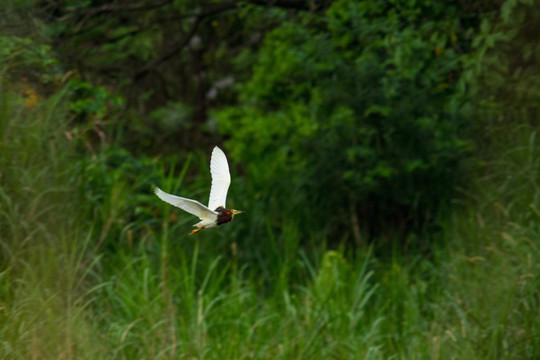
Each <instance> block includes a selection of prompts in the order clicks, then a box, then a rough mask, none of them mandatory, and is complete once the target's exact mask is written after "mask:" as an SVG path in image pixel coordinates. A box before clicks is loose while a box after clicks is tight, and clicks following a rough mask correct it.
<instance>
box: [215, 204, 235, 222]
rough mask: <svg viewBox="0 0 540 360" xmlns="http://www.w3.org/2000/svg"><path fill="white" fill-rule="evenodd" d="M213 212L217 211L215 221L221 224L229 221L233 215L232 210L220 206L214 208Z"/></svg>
mask: <svg viewBox="0 0 540 360" xmlns="http://www.w3.org/2000/svg"><path fill="white" fill-rule="evenodd" d="M215 212H217V213H218V216H217V221H216V222H217V224H218V225H223V224H226V223H228V222H231V221H232V219H233V217H234V213H233V212H232V210H229V209H225V208H224V207H222V206H220V207H218V208H217V209H216V210H215Z"/></svg>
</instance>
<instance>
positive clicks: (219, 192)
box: [208, 146, 231, 210]
mask: <svg viewBox="0 0 540 360" xmlns="http://www.w3.org/2000/svg"><path fill="white" fill-rule="evenodd" d="M210 173H211V174H212V187H211V188H210V201H209V202H208V207H209V208H210V209H212V210H215V209H217V208H218V207H219V206H223V207H225V201H226V200H227V191H228V190H229V185H230V184H231V174H230V173H229V164H228V163H227V157H226V156H225V154H224V153H223V151H221V149H220V148H218V147H217V146H216V147H215V148H214V150H213V151H212V159H211V160H210Z"/></svg>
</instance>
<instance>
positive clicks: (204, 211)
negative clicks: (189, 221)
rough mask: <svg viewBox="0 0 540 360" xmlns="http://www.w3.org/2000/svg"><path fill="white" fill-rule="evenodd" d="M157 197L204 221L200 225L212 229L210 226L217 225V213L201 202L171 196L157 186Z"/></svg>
mask: <svg viewBox="0 0 540 360" xmlns="http://www.w3.org/2000/svg"><path fill="white" fill-rule="evenodd" d="M154 192H155V193H156V195H157V196H158V197H159V198H160V199H161V200H163V201H165V202H166V203H169V204H171V205H173V206H176V207H178V208H180V209H182V210H184V211H187V212H188V213H190V214H192V215H195V216H197V217H198V218H199V219H201V220H202V221H201V222H200V223H199V224H201V225H203V226H206V227H211V226H209V224H212V223H215V221H216V219H217V213H216V212H214V211H212V210H210V209H209V208H207V207H206V206H204V205H203V204H201V203H200V202H198V201H196V200H191V199H186V198H183V197H180V196H176V195H171V194H169V193H166V192H165V191H163V190H161V189H160V188H158V187H157V186H156V187H155V188H154Z"/></svg>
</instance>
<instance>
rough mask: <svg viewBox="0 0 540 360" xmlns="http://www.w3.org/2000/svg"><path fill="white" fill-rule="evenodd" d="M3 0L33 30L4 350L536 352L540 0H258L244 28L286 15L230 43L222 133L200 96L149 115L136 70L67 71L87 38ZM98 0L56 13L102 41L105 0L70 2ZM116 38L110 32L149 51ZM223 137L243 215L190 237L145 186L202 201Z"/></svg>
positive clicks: (3, 128)
mask: <svg viewBox="0 0 540 360" xmlns="http://www.w3.org/2000/svg"><path fill="white" fill-rule="evenodd" d="M9 3H10V5H9V6H8V7H7V8H6V9H7V10H5V11H6V12H11V13H10V14H11V15H12V18H11V20H10V21H12V22H15V23H16V22H17V21H24V19H25V16H30V17H31V18H32V19H34V21H35V22H34V23H33V25H31V26H32V27H35V29H34V30H32V31H31V32H28V31H29V30H25V31H27V32H25V31H22V33H21V32H19V30H13V29H19V28H15V27H11V26H8V25H10V23H9V21H7V20H2V23H1V24H2V27H0V29H1V33H0V44H2V49H0V358H2V359H441V360H442V359H530V360H532V359H539V358H540V315H539V314H540V278H539V275H540V249H539V247H540V134H539V129H540V127H539V122H538V119H539V118H538V113H537V109H538V106H539V105H540V102H539V100H538V97H537V95H538V94H539V91H540V87H539V86H538V84H534V82H531V76H532V75H531V74H536V73H535V70H539V69H540V65H539V62H538V61H539V60H540V52H539V51H538V49H540V48H539V45H538V43H537V42H536V40H537V36H538V32H531V28H530V27H527V26H533V29H534V28H535V27H534V26H536V29H537V27H538V26H537V25H530V24H531V22H533V20H534V19H537V18H538V16H539V14H540V12H539V9H538V6H535V4H534V3H533V2H529V1H510V0H507V1H503V2H502V4H501V5H493V8H492V7H490V6H492V5H490V4H491V3H490V2H481V1H479V2H476V4H477V5H478V7H475V8H474V9H472V10H471V9H470V8H466V9H465V10H466V11H469V12H468V13H466V14H468V15H463V13H461V12H459V11H458V10H459V9H456V8H454V5H452V4H450V2H449V3H448V4H446V3H445V4H446V5H445V6H443V7H442V8H439V7H438V5H433V4H432V3H431V2H430V1H417V2H416V3H417V4H415V2H414V1H413V2H406V1H395V2H390V3H392V5H388V6H390V8H391V10H389V9H386V8H385V9H384V10H381V9H379V8H377V6H378V5H374V4H375V3H376V2H373V1H359V2H352V1H336V2H332V4H331V5H330V4H327V5H325V6H327V8H324V9H319V8H316V6H315V5H312V7H313V8H316V9H315V10H313V9H312V10H310V11H307V10H306V13H305V14H303V13H300V14H297V13H294V14H291V13H290V11H292V10H290V9H285V10H283V9H279V8H274V9H271V10H268V11H266V10H265V11H262V10H260V9H259V8H258V6H259V5H257V4H255V3H256V2H253V4H251V5H249V6H248V7H247V8H245V9H242V10H241V15H242V16H243V17H244V18H251V20H250V21H247V20H246V22H245V23H243V24H244V26H245V27H246V28H247V29H251V30H253V31H255V30H260V29H259V26H262V24H263V23H264V24H265V26H269V27H270V28H271V30H268V32H267V33H264V39H265V40H264V41H263V42H262V43H261V44H258V46H257V48H256V49H251V50H250V51H251V52H249V53H247V52H242V53H240V54H237V53H235V52H234V51H233V50H232V48H228V47H225V50H222V51H223V52H224V53H225V55H221V56H224V58H225V60H223V61H228V62H227V64H229V61H230V64H232V65H231V68H227V69H226V70H227V71H232V70H231V69H238V68H235V67H234V66H233V65H235V64H236V66H239V68H242V67H243V66H244V65H245V64H246V63H249V64H250V67H249V69H250V70H249V71H248V70H244V72H239V73H238V74H239V75H238V76H239V79H240V80H238V81H239V85H238V86H237V87H235V88H234V91H235V94H236V95H235V96H236V98H235V99H236V100H232V99H225V100H222V101H223V102H222V103H220V104H219V106H218V105H215V108H213V109H212V111H210V112H209V114H210V115H209V116H211V117H212V119H214V118H215V122H216V124H214V125H215V127H216V129H214V128H213V127H212V126H214V125H212V124H210V125H208V124H206V125H200V127H197V125H196V124H195V120H193V119H195V111H187V110H185V109H186V108H187V106H188V105H189V104H192V103H190V102H189V101H190V100H189V97H188V96H185V97H184V98H182V96H184V95H182V94H179V95H178V96H179V98H180V99H181V101H182V102H181V103H180V102H179V104H180V105H182V106H180V105H178V104H177V106H172V105H171V104H170V103H168V104H167V105H164V106H163V107H162V108H160V109H161V110H160V109H158V110H159V111H158V110H155V109H154V110H153V112H152V115H148V116H146V115H145V116H146V117H145V116H143V114H142V113H140V112H137V111H142V110H140V109H139V110H137V105H136V104H135V103H133V102H131V101H129V100H130V98H129V94H128V93H129V91H127V90H126V88H129V87H130V86H133V87H135V86H136V85H133V84H135V82H133V84H131V83H129V84H128V83H126V81H127V80H125V81H124V83H122V82H121V81H120V80H118V81H116V82H114V81H112V80H110V79H109V78H107V77H106V76H105V75H103V74H101V77H100V76H98V75H96V73H91V72H90V71H91V70H89V69H87V71H88V73H85V72H84V69H82V70H81V69H78V70H73V71H72V72H71V73H69V71H71V69H72V67H74V66H75V65H73V63H71V62H70V60H69V59H70V58H69V56H67V55H66V51H67V50H66V48H62V46H64V47H68V45H69V46H74V45H73V44H75V45H77V44H79V45H81V48H83V45H84V44H86V43H85V42H84V41H89V40H88V39H82V40H81V39H75V40H77V41H78V42H76V41H75V40H73V39H71V40H70V41H74V42H73V43H70V44H68V45H61V44H60V43H58V42H55V41H54V39H56V38H55V36H59V35H58V34H59V33H60V30H58V27H59V26H60V25H59V24H55V23H54V22H52V21H49V22H48V21H46V18H45V17H44V15H43V14H42V13H41V12H39V11H37V10H36V9H39V6H40V5H39V4H38V3H33V2H29V3H28V4H27V3H23V2H17V1H13V2H9ZM97 3H98V2H94V1H90V2H88V3H85V5H80V6H81V7H80V8H78V9H76V10H73V8H70V7H69V6H68V5H66V6H65V7H64V8H62V9H63V11H66V13H64V17H62V18H61V19H62V21H63V22H65V23H64V25H63V26H65V28H63V29H62V31H63V32H62V34H64V35H65V34H66V33H69V32H70V31H71V32H73V33H75V32H76V31H80V32H82V30H81V29H84V26H89V27H90V28H89V29H88V33H89V34H93V35H92V36H94V37H95V38H97V36H98V35H96V34H94V33H92V31H97V30H95V28H92V27H91V26H90V25H91V23H90V22H91V20H88V19H91V18H88V19H87V20H84V21H83V20H81V19H82V18H84V16H83V17H82V18H77V17H70V16H67V15H65V14H70V13H69V11H74V13H73V14H75V15H77V14H79V13H78V11H80V12H82V14H83V15H84V11H90V12H91V11H93V10H92V8H93V7H97V6H98V5H99V4H97ZM165 3H166V2H165ZM171 3H173V2H171ZM175 3H177V4H176V5H175V6H176V7H175V9H176V10H177V11H178V12H179V13H182V11H185V7H188V6H189V5H190V4H191V2H189V1H178V2H175ZM216 3H218V4H222V2H220V1H217V2H216ZM247 3H250V2H249V1H248V2H247ZM277 3H279V2H277ZM315 3H316V2H313V4H315ZM356 3H357V4H359V5H358V6H359V7H355V6H356V5H355V4H356ZM118 4H120V5H119V6H128V2H119V3H118ZM56 5H57V6H61V5H59V4H56ZM191 5H193V4H191ZM100 6H101V5H100ZM205 6H206V5H205ZM208 6H211V5H208ZM246 6H247V5H246ZM276 6H277V5H276ZM321 6H322V5H321ZM441 6H442V5H441ZM481 7H483V9H484V11H479V12H476V11H477V9H478V8H481ZM404 8H406V10H404ZM21 9H22V10H25V9H30V10H31V11H30V13H28V14H23V13H20V12H19V11H20V10H21ZM103 9H105V8H103ZM103 9H102V10H103ZM317 9H319V10H317ZM102 10H100V11H102ZM345 10H347V11H345ZM353 10H354V11H353ZM461 10H463V9H461ZM465 10H463V11H465ZM103 11H105V10H103ZM145 11H146V10H145ZM147 11H148V13H147V14H146V16H148V17H151V16H153V15H152V14H153V13H151V12H150V11H156V10H147ZM317 11H320V12H317ZM94 13H99V12H98V11H96V12H94ZM94 13H92V14H94ZM128 13H129V12H128ZM473 13H474V14H476V15H475V16H477V18H475V19H473V20H474V21H473V20H471V19H472V15H471V14H473ZM129 14H131V13H129ZM366 14H367V15H369V16H367V15H366ZM392 14H394V15H395V14H398V15H399V16H396V17H393V15H392ZM419 14H420V15H419ZM75 15H73V16H75ZM421 15H422V16H424V17H422V16H421ZM17 16H19V17H17ZM77 16H78V15H77ZM108 16H110V18H107V19H108V20H107V21H109V20H110V19H113V18H114V16H117V15H115V14H112V15H108ZM118 16H119V15H118ZM137 16H139V15H137ZM140 16H142V15H140ZM212 16H214V15H212ZM223 16H225V19H224V18H218V19H217V20H215V21H218V20H219V21H221V23H223V21H225V20H227V19H228V18H227V16H233V15H230V13H229V12H227V13H224V15H223ZM234 16H237V15H234ZM238 16H239V18H242V17H240V15H238ZM460 16H461V17H460ZM448 17H450V18H452V19H453V20H455V22H450V20H449V18H448ZM244 18H242V19H244ZM366 18H369V21H367V20H366V21H364V20H365V19H366ZM36 19H37V20H36ZM74 19H77V21H76V22H75V23H74V24H70V23H69V21H75V20H74ZM212 19H213V18H211V19H210V20H212ZM257 19H259V20H260V22H258V21H257ZM276 19H279V21H284V24H283V25H277V24H276ZM403 19H407V20H406V21H407V22H406V23H407V24H420V25H418V26H417V27H414V26H412V25H411V26H407V27H403V26H402V25H403V24H402V23H400V21H405V20H403ZM426 19H431V20H429V21H428V20H426ZM124 20H125V19H124ZM210 20H208V21H206V22H204V21H203V22H201V24H202V25H200V26H201V27H200V28H199V31H203V30H204V31H206V29H207V27H208V29H211V28H212V27H216V26H217V25H215V23H213V22H212V21H214V20H212V21H210ZM458 20H459V21H461V24H465V23H466V24H468V25H467V26H470V27H468V28H466V27H465V25H462V27H463V29H462V30H463V31H462V33H459V32H458V38H457V40H455V39H454V37H456V35H455V34H454V35H452V34H453V33H452V32H445V31H441V33H440V36H441V37H444V36H447V38H445V39H446V40H444V41H443V40H440V39H439V38H437V39H435V37H436V36H435V35H433V36H432V35H431V34H432V33H433V31H434V29H439V28H440V27H443V26H446V25H448V26H450V27H451V28H452V29H454V28H456V29H458V28H459V26H458V25H456V24H457V22H458ZM96 21H98V22H99V21H103V19H101V20H99V19H98V20H96ZM111 21H112V20H111ZM242 21H244V20H242ZM430 21H431V22H432V23H431V22H430ZM528 21H530V22H528ZM221 23H220V24H221ZM351 24H356V25H355V26H352V25H351ZM445 24H446V25H445ZM471 24H472V25H471ZM523 24H525V25H523ZM74 26H78V28H74ZM101 26H103V27H106V26H112V25H110V24H109V23H107V22H102V24H101ZM163 26H166V25H163ZM205 26H207V27H205ZM237 26H238V25H237ZM349 26H351V28H354V31H355V32H354V34H355V35H354V36H356V38H355V37H354V36H352V35H351V36H349V34H350V32H349V31H348V30H347V29H348V27H349ZM369 26H371V27H372V28H369ZM231 28H233V27H232V25H231ZM237 28H238V27H234V29H237ZM36 29H38V30H39V31H43V29H45V30H47V31H46V32H45V33H46V35H43V33H42V32H39V31H38V30H36ZM130 29H131V28H130ZM243 29H244V30H245V28H243ZM366 29H367V30H366ZM109 30H110V29H109ZM119 31H120V30H119ZM125 31H126V32H129V31H131V30H129V29H127V25H126V29H125ZM228 31H232V30H230V29H229V30H228ZM235 31H238V33H235V34H237V35H238V34H240V32H239V30H235ZM351 31H352V30H351ZM36 34H39V35H36ZM122 34H123V33H122ZM228 34H229V35H230V34H231V33H228ZM374 34H379V35H374ZM381 34H382V35H381ZM386 34H391V36H390V37H387V35H386ZM444 34H446V35H444ZM460 34H461V35H460ZM146 35H148V34H146ZM154 35H155V34H154ZM88 36H90V35H88ZM201 36H202V35H201ZM230 36H232V35H230ZM434 36H435V37H434ZM461 36H463V37H464V38H462V37H461ZM465 36H466V37H465ZM203 37H204V36H203ZM306 39H312V40H313V41H307V40H306ZM396 39H401V40H400V41H403V43H400V42H399V41H398V40H396ZM135 40H136V41H138V42H139V43H138V44H139V45H141V47H142V46H143V45H145V46H154V47H155V48H156V49H157V48H158V45H157V44H155V43H154V42H157V41H158V40H156V38H155V37H152V36H149V35H148V36H147V37H145V38H144V41H143V39H140V38H139V39H135ZM135 40H133V41H135ZM392 41H394V43H392ZM396 41H398V43H395V42H396ZM438 41H439V42H438ZM367 43H369V44H370V45H367ZM435 43H436V44H442V45H440V46H442V47H444V46H446V47H448V48H449V50H448V51H446V52H444V50H435V52H434V50H433V46H431V45H433V44H435ZM115 44H116V46H117V48H113V49H112V50H111V49H100V51H106V50H107V51H109V50H110V51H112V55H115V54H116V55H118V57H117V58H114V61H117V62H118V61H127V60H126V59H131V60H132V58H130V57H129V56H128V55H126V56H125V57H121V56H119V54H125V53H126V52H128V50H126V49H127V47H125V48H124V47H121V46H120V45H119V43H115ZM452 44H453V45H452ZM229 45H230V43H228V45H227V46H229ZM409 45H410V46H409ZM466 45H468V47H467V46H466ZM85 46H86V45H85ZM230 46H232V45H230ZM370 46H373V48H371V47H370ZM437 46H439V45H437ZM358 48H362V49H363V50H362V51H361V52H360V53H356V52H355V51H357V49H358ZM153 49H154V48H153ZM290 49H294V51H293V52H290ZM452 49H458V50H455V53H453V52H452V51H454V50H452ZM516 49H520V50H521V49H522V50H523V52H524V53H527V54H528V55H524V56H525V57H524V59H522V60H523V62H519V61H518V60H517V59H516V57H517V55H516V51H517V50H516ZM154 50H155V49H154ZM154 50H152V51H154ZM148 51H149V53H152V51H150V50H148ZM394 51H395V52H394ZM424 51H425V52H424ZM439 51H442V54H443V55H441V56H439V55H437V54H438V52H439ZM422 54H424V55H425V56H424V55H422ZM430 54H431V55H430ZM433 54H435V55H433ZM112 55H111V57H112ZM377 56H380V57H382V58H384V59H385V60H384V61H382V60H381V61H379V60H377V58H376V57H377ZM416 56H419V57H418V58H415V57H416ZM432 57H433V58H434V59H435V60H433V59H432ZM88 59H89V60H88V61H95V62H96V63H95V64H97V65H96V67H97V66H98V65H99V66H104V67H105V65H103V63H99V62H98V60H96V59H97V58H92V57H88ZM220 59H221V58H220ZM276 59H278V60H276ZM188 60H189V59H188ZM188 60H186V59H183V60H182V61H185V62H186V63H188V64H192V62H193V61H194V60H189V61H192V62H189V61H188ZM147 61H148V63H151V60H147ZM178 61H180V60H178ZM439 61H440V62H439ZM419 62H421V64H422V65H421V66H419V67H418V68H416V66H415V65H414V64H418V63H419ZM300 65H301V66H300ZM78 66H83V68H84V66H89V65H88V64H86V65H84V64H83V65H80V64H79V65H78ZM126 66H127V65H126ZM223 66H225V65H223ZM89 68H90V66H89ZM216 69H217V67H216ZM122 71H123V70H122ZM212 71H218V70H215V69H214V70H212ZM237 71H239V70H237ZM355 71H356V72H355ZM104 74H106V73H104ZM208 74H209V75H208V76H211V74H212V72H210V71H209V72H208ZM121 75H122V76H127V75H125V74H124V73H121ZM375 75H376V76H380V78H382V79H383V80H384V81H381V82H380V83H379V82H376V81H373V79H372V78H371V76H375ZM292 77H294V81H293V82H294V84H293V85H290V84H289V85H286V84H285V80H284V79H291V78H292ZM451 77H453V78H456V79H457V80H455V82H451V81H450V80H448V83H446V82H445V83H444V86H441V83H440V81H443V80H441V78H442V79H445V80H444V81H447V79H449V78H451ZM107 79H109V83H107ZM311 79H317V80H313V81H311ZM364 79H367V80H364ZM164 81H171V80H170V79H169V78H168V76H165V75H164ZM363 81H366V82H365V83H364V82H363ZM368 83H369V84H373V85H372V86H373V89H372V91H370V92H365V93H364V92H363V90H362V89H363V88H366V87H367V86H368V85H367V84H368ZM110 84H116V85H114V86H113V85H110ZM284 84H285V85H284ZM377 84H378V85H377ZM107 86H109V87H107ZM115 86H116V88H115ZM122 86H124V87H122ZM144 86H146V84H145V85H144ZM171 86H173V85H171ZM370 86H371V85H370ZM392 89H394V90H396V91H395V92H394V91H391V90H392ZM349 90H350V91H349ZM353 90H354V91H353ZM123 91H124V92H123ZM133 91H135V90H133ZM231 91H232V90H231ZM355 91H357V92H355ZM113 94H114V95H113ZM282 94H285V95H283V96H282ZM150 98H151V96H150V95H149V96H148V98H145V101H147V100H148V99H150ZM360 98H361V99H360ZM381 99H385V100H381ZM141 101H142V100H141ZM148 101H150V100H148ZM192 101H195V100H193V99H192ZM138 104H139V105H138V106H139V107H141V106H142V105H140V104H141V103H138ZM185 104H188V105H185ZM377 104H384V105H377ZM192 105H193V104H192ZM375 105H376V106H375ZM368 108H369V111H367V110H366V109H368ZM440 109H444V111H443V110H440ZM439 110H440V111H439ZM182 111H187V112H186V114H187V115H186V114H184V115H182V116H179V117H175V116H173V115H171V114H176V113H182ZM435 113H437V115H436V116H435V115H433V114H435ZM157 118H160V119H164V120H163V122H160V121H161V120H156V119H157ZM148 119H150V120H148ZM186 119H187V120H186ZM190 119H192V120H190ZM285 119H291V120H290V121H289V120H285ZM145 121H146V122H145ZM189 121H192V122H191V123H189ZM279 121H283V123H280V122H279ZM186 122H187V123H189V124H191V125H189V124H188V125H189V126H188V125H186V124H185V123H186ZM456 123H457V124H458V125H454V124H456ZM276 124H282V126H276ZM441 124H442V125H441ZM291 129H292V130H291ZM186 133H188V134H189V139H187V138H185V137H184V135H185V134H186ZM404 134H405V136H402V135H404ZM214 145H218V146H220V147H221V148H222V149H223V150H224V151H225V153H226V154H227V156H228V159H229V165H230V168H231V176H232V184H231V187H230V189H229V196H228V204H227V205H229V207H234V208H236V209H240V210H244V211H245V213H243V214H240V215H237V216H236V217H235V219H234V221H233V222H231V223H229V224H226V225H224V226H220V227H218V228H214V229H207V230H203V231H201V232H199V233H197V234H195V235H194V236H188V234H189V232H190V231H191V229H192V227H191V226H192V224H194V223H196V222H198V220H197V219H196V218H195V217H193V216H191V215H189V214H187V213H185V212H183V211H181V210H180V209H177V208H174V207H172V206H170V205H168V204H166V203H164V202H162V201H161V200H159V199H158V198H157V197H156V196H155V195H154V194H153V192H152V186H153V185H157V186H159V187H160V188H162V189H163V190H165V191H167V192H170V193H173V194H178V195H181V196H185V197H188V198H192V199H196V200H199V201H201V202H202V203H205V202H206V201H207V199H208V195H209V189H210V182H211V179H210V171H209V160H210V154H211V149H212V147H213V146H214ZM340 154H342V155H340ZM403 164H405V165H403ZM411 204H413V205H411ZM395 209H399V211H397V210H395Z"/></svg>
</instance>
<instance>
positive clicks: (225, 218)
mask: <svg viewBox="0 0 540 360" xmlns="http://www.w3.org/2000/svg"><path fill="white" fill-rule="evenodd" d="M210 174H211V175H212V186H211V187H210V201H209V202H208V206H205V205H203V204H201V203H200V202H198V201H196V200H192V199H187V198H184V197H180V196H176V195H172V194H169V193H166V192H165V191H163V190H161V189H160V188H158V187H157V186H154V193H155V194H156V195H157V197H159V198H160V199H161V200H163V201H165V202H166V203H168V204H171V205H173V206H176V207H178V208H180V209H182V210H184V211H186V212H188V213H190V214H192V215H195V216H197V217H198V218H199V219H201V221H200V222H198V223H197V224H195V225H193V226H194V227H196V229H194V230H193V231H192V232H191V233H190V234H189V235H190V236H191V235H193V234H196V233H198V232H199V231H201V230H202V229H207V228H213V227H216V226H219V225H223V224H226V223H228V222H231V221H232V219H233V218H234V215H236V214H240V213H243V211H240V210H236V209H227V208H226V207H225V202H226V200H227V191H228V190H229V185H230V184H231V174H230V172H229V164H228V163H227V157H226V156H225V153H224V152H223V150H221V149H220V148H218V147H217V146H216V147H214V149H213V150H212V157H211V159H210Z"/></svg>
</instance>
